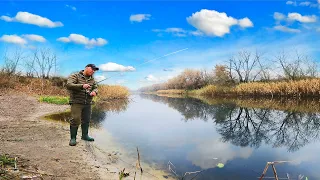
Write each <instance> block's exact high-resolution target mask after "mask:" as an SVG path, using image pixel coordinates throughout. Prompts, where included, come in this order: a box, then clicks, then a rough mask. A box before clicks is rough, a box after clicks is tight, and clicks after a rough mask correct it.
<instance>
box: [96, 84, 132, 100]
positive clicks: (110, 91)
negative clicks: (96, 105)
mask: <svg viewBox="0 0 320 180" xmlns="http://www.w3.org/2000/svg"><path fill="white" fill-rule="evenodd" d="M129 95H130V92H129V89H128V88H126V87H124V86H119V85H112V86H109V85H99V86H98V99H102V100H106V99H124V98H127V97H128V96H129Z"/></svg>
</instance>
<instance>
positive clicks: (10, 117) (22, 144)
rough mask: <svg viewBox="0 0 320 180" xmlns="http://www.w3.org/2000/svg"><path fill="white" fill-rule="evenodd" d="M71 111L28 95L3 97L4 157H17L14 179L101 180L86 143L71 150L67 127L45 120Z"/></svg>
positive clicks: (0, 121)
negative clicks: (55, 114)
mask: <svg viewBox="0 0 320 180" xmlns="http://www.w3.org/2000/svg"><path fill="white" fill-rule="evenodd" d="M67 108H68V106H67V105H62V106H61V105H60V106H59V105H52V104H46V103H39V102H37V99H36V98H35V97H31V96H26V95H19V94H15V95H9V96H8V95H4V94H2V95H1V96H0V113H1V115H2V116H1V117H0V127H1V129H0V140H1V141H0V147H1V149H0V154H7V155H8V156H10V157H17V169H18V171H9V172H8V174H10V176H13V175H15V178H18V177H25V178H27V177H32V176H34V177H42V178H44V179H101V178H100V177H99V173H98V171H101V170H100V169H98V168H96V167H95V166H94V162H93V159H91V158H90V156H91V154H90V152H89V151H87V150H86V148H85V143H84V142H82V141H79V140H78V141H79V144H78V146H76V147H70V146H69V145H68V141H69V130H68V127H67V126H59V125H57V124H56V123H54V122H50V121H44V120H42V119H41V116H43V115H45V114H48V113H52V112H59V111H64V110H66V109H67ZM78 139H79V138H78ZM97 169H98V170H97ZM115 179H116V178H115Z"/></svg>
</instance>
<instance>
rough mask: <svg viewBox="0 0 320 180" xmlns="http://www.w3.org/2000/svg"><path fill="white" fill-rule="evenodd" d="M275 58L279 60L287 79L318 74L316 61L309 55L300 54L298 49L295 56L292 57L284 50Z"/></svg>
mask: <svg viewBox="0 0 320 180" xmlns="http://www.w3.org/2000/svg"><path fill="white" fill-rule="evenodd" d="M275 58H276V61H278V62H279V64H280V66H281V68H282V71H283V74H284V76H285V78H287V79H290V80H296V79H300V78H306V77H316V76H317V64H316V62H315V61H312V60H311V59H310V58H309V57H308V56H306V55H302V54H300V53H299V52H298V51H296V53H295V57H290V56H289V55H288V54H287V53H285V52H284V51H282V52H280V53H279V54H278V55H276V57H275ZM290 59H291V60H290Z"/></svg>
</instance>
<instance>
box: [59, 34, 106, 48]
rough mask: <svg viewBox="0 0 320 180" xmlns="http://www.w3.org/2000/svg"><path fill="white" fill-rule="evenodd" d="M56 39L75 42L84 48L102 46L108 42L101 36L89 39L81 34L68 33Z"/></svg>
mask: <svg viewBox="0 0 320 180" xmlns="http://www.w3.org/2000/svg"><path fill="white" fill-rule="evenodd" d="M57 41H60V42H64V43H75V44H82V45H85V47H86V48H92V47H94V46H104V45H106V44H107V43H108V41H107V40H105V39H103V38H96V39H94V38H92V39H89V38H87V37H85V36H83V35H81V34H70V35H69V37H60V38H58V39H57Z"/></svg>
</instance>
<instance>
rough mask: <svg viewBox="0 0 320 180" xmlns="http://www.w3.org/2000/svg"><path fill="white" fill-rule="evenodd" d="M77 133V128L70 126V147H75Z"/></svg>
mask: <svg viewBox="0 0 320 180" xmlns="http://www.w3.org/2000/svg"><path fill="white" fill-rule="evenodd" d="M77 133H78V126H76V127H74V126H70V142H69V145H70V146H75V145H76V144H77V141H76V139H77Z"/></svg>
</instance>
